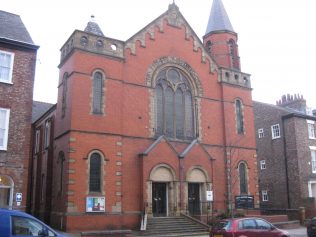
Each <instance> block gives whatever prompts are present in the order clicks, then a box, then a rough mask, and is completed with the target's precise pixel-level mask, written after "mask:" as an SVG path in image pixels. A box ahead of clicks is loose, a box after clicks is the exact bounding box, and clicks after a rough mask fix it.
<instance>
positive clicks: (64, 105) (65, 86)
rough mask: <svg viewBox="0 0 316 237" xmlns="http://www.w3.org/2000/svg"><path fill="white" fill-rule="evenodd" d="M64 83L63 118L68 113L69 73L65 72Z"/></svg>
mask: <svg viewBox="0 0 316 237" xmlns="http://www.w3.org/2000/svg"><path fill="white" fill-rule="evenodd" d="M62 84H63V91H62V98H61V117H62V118H63V117H65V115H66V107H67V90H68V88H67V86H68V85H67V84H68V73H65V74H64V77H63V82H62Z"/></svg>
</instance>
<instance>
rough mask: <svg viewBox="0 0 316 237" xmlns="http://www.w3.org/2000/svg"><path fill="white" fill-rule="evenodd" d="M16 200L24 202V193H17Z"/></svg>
mask: <svg viewBox="0 0 316 237" xmlns="http://www.w3.org/2000/svg"><path fill="white" fill-rule="evenodd" d="M15 201H17V202H22V193H16V194H15Z"/></svg>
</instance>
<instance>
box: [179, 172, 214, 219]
mask: <svg viewBox="0 0 316 237" xmlns="http://www.w3.org/2000/svg"><path fill="white" fill-rule="evenodd" d="M210 190H212V184H211V181H210V178H209V175H208V173H207V171H206V170H205V169H204V168H202V167H200V166H193V167H191V168H190V169H189V170H188V171H187V173H186V183H185V185H184V197H185V199H184V200H183V201H184V204H185V205H184V206H186V209H187V210H188V212H189V213H191V212H194V215H198V214H202V213H206V212H207V207H208V204H207V200H206V191H210ZM191 214H192V213H191Z"/></svg>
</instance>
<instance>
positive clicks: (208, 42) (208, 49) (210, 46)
mask: <svg viewBox="0 0 316 237" xmlns="http://www.w3.org/2000/svg"><path fill="white" fill-rule="evenodd" d="M206 49H207V51H208V52H209V53H211V50H212V42H211V41H207V42H206Z"/></svg>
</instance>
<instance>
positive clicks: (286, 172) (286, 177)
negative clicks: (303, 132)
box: [282, 116, 291, 208]
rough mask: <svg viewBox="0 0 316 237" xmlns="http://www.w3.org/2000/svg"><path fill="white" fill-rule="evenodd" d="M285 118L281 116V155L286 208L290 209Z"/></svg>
mask: <svg viewBox="0 0 316 237" xmlns="http://www.w3.org/2000/svg"><path fill="white" fill-rule="evenodd" d="M285 119H286V118H285V117H284V116H282V131H283V139H282V140H283V153H284V166H285V183H286V194H287V208H291V199H290V185H289V172H288V166H287V165H288V162H287V161H288V160H287V151H286V136H285V129H284V120H285Z"/></svg>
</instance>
